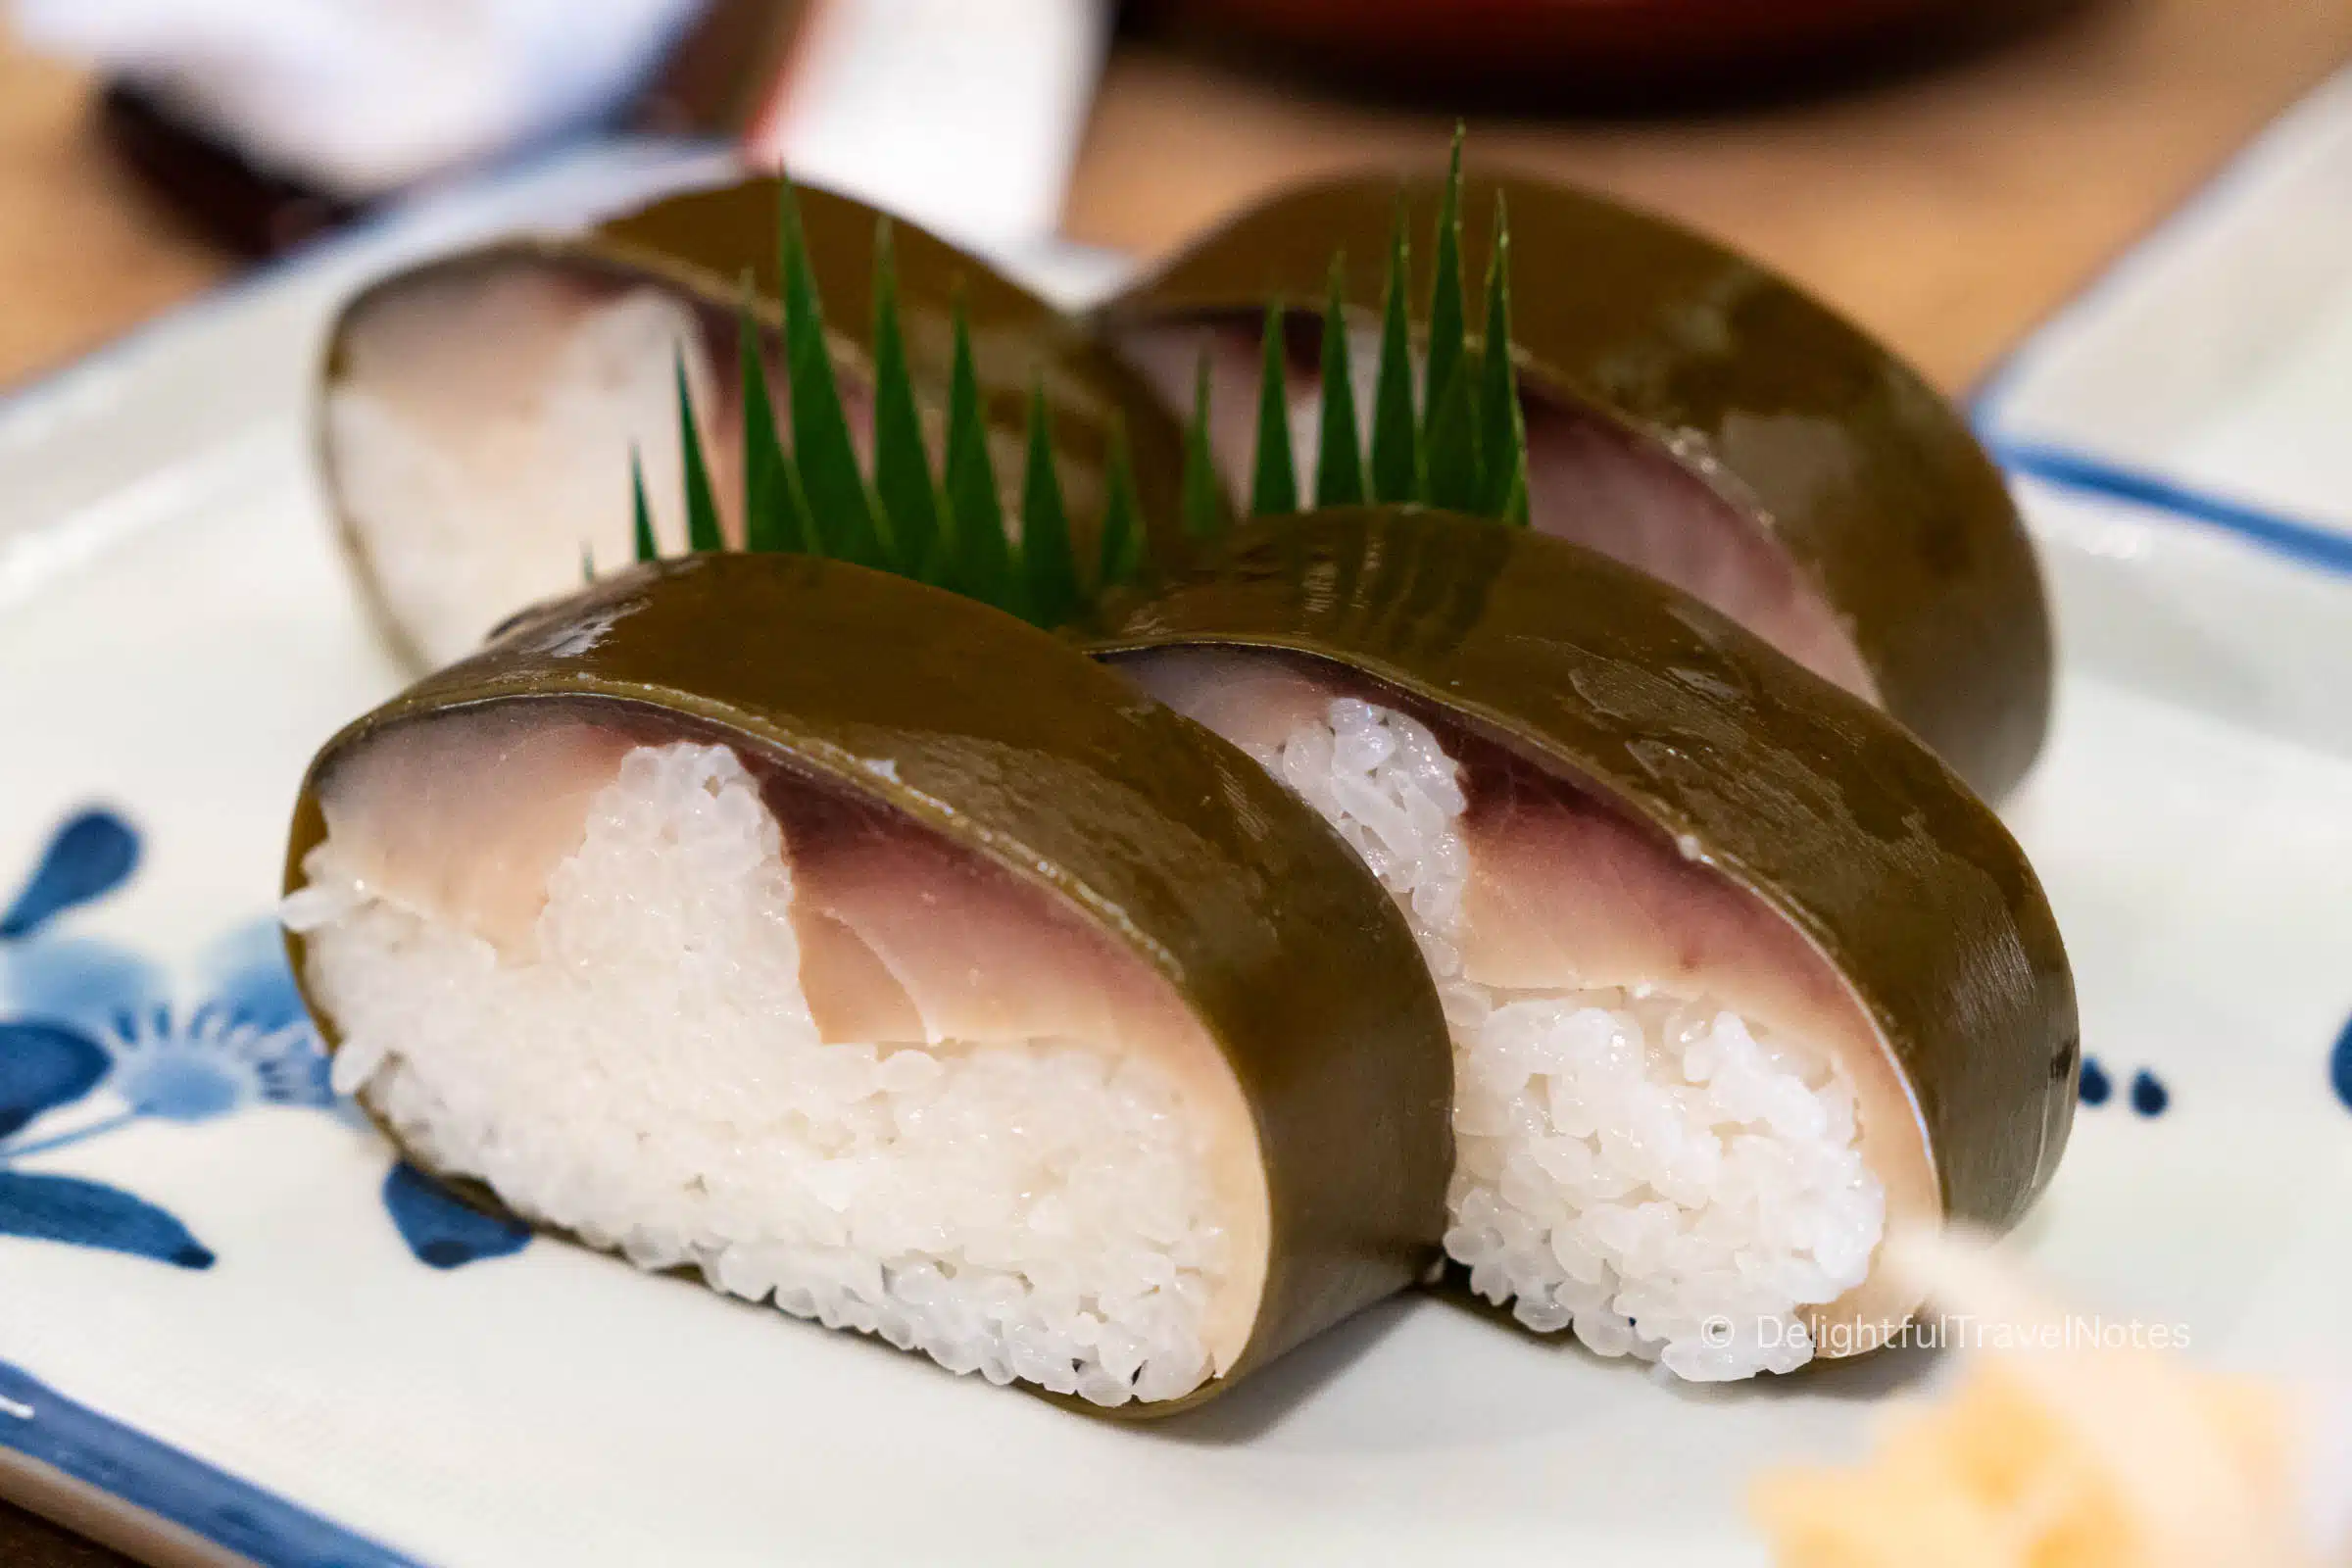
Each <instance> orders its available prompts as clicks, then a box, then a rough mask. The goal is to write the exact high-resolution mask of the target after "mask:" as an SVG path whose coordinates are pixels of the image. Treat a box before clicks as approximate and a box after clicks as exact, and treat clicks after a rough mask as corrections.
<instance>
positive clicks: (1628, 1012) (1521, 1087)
mask: <svg viewBox="0 0 2352 1568" xmlns="http://www.w3.org/2000/svg"><path fill="white" fill-rule="evenodd" d="M1090 642H1091V646H1092V647H1093V649H1094V650H1095V651H1096V652H1097V653H1098V655H1100V656H1101V657H1103V659H1105V660H1106V661H1108V662H1111V663H1112V664H1113V665H1114V666H1115V667H1117V668H1118V669H1120V670H1121V671H1122V672H1123V673H1125V674H1126V675H1127V676H1129V678H1131V679H1133V680H1135V681H1137V682H1138V683H1139V684H1140V685H1142V687H1143V688H1144V689H1145V690H1147V691H1150V692H1151V693H1152V694H1153V695H1154V696H1155V697H1157V698H1159V699H1160V700H1161V701H1163V702H1165V703H1167V704H1168V705H1169V706H1171V707H1173V708H1174V709H1176V710H1177V711H1180V712H1183V713H1186V714H1188V715H1190V716H1192V717H1194V718H1196V719H1198V720H1200V721H1201V723H1203V724H1205V725H1206V726H1208V727H1209V728H1211V729H1213V730H1215V731H1217V732H1218V733H1219V734H1221V735H1223V736H1225V737H1226V738H1227V739H1229V740H1231V741H1233V742H1235V743H1236V744H1237V745H1239V746H1241V747H1242V748H1243V749H1245V750H1247V751H1248V752H1250V754H1251V755H1252V756H1254V757H1256V758H1257V759H1258V760H1260V762H1261V763H1262V764H1263V765H1264V766H1265V767H1266V768H1267V769H1268V771H1269V772H1270V773H1271V774H1272V775H1273V776H1274V777H1277V778H1280V779H1281V780H1283V781H1284V782H1285V783H1286V784H1287V785H1288V786H1289V787H1290V788H1292V789H1293V790H1294V791H1295V792H1297V793H1298V794H1299V796H1300V797H1301V798H1303V799H1304V800H1306V801H1307V802H1309V803H1310V804H1312V805H1313V806H1314V807H1315V808H1316V809H1318V810H1319V811H1320V812H1322V813H1323V814H1324V815H1325V817H1326V818H1327V819H1328V820H1330V821H1331V822H1332V823H1333V824H1334V826H1335V827H1336V828H1338V829H1339V831H1340V832H1341V833H1342V835H1343V836H1344V837H1346V838H1347V839H1348V842H1349V843H1350V844H1351V845H1353V846H1354V847H1355V848H1356V850H1357V852H1358V853H1359V854H1360V855H1361V856H1362V857H1363V858H1364V859H1365V861H1366V862H1367V864H1368V865H1369V866H1370V867H1371V868H1372V869H1373V870H1374V872H1375V873H1376V874H1378V876H1379V877H1380V879H1381V880H1382V882H1383V883H1384V885H1386V886H1387V887H1388V889H1389V890H1390V892H1391V894H1392V895H1393V896H1394V897H1395V899H1396V900H1397V904H1398V906H1399V907H1400V908H1401V909H1402V910H1403V911H1404V913H1405V914H1406V917H1407V918H1408V920H1409V921H1410V923H1411V925H1412V926H1413V929H1414V932H1415V935H1416V937H1417V938H1418V940H1419V942H1420V945H1421V949H1422V953H1423V956H1424V957H1425V959H1426V961H1427V963H1428V965H1429V967H1430V970H1431V972H1432V975H1433V977H1434V978H1435V979H1436V981H1437V984H1438V988H1439V991H1440V994H1441V997H1442V999H1443V1002H1444V1005H1445V1007H1446V1016H1447V1019H1448V1022H1449V1024H1450V1026H1451V1029H1452V1033H1453V1040H1454V1051H1455V1055H1454V1084H1455V1102H1454V1107H1453V1128H1454V1133H1455V1136H1456V1145H1457V1147H1456V1164H1455V1170H1454V1175H1453V1180H1452V1185H1451V1189H1450V1193H1449V1199H1448V1203H1449V1224H1448V1230H1447V1234H1446V1249H1447V1251H1448V1252H1449V1253H1450V1254H1451V1256H1452V1257H1453V1258H1454V1259H1455V1260H1456V1261H1457V1263H1459V1264H1460V1265H1462V1266H1463V1267H1464V1268H1466V1270H1467V1273H1468V1281H1469V1284H1470V1286H1471V1288H1472V1289H1474V1290H1476V1291H1477V1292H1478V1293H1479V1294H1480V1295H1482V1296H1484V1297H1486V1298H1488V1299H1492V1300H1495V1301H1496V1302H1505V1301H1507V1302H1509V1303H1510V1305H1511V1309H1512V1311H1513V1312H1514V1314H1515V1315H1516V1316H1517V1317H1518V1319H1519V1320H1520V1321H1521V1322H1522V1323H1524V1324H1526V1325H1528V1326H1529V1327H1531V1328H1534V1329H1537V1330H1542V1331H1557V1330H1568V1329H1573V1331H1574V1332H1575V1334H1576V1335H1577V1336H1578V1337H1579V1338H1580V1339H1581V1340H1583V1341H1584V1343H1586V1344H1587V1345H1588V1346H1590V1347H1592V1348H1593V1349H1595V1350H1598V1351H1600V1352H1602V1353H1604V1354H1611V1355H1615V1354H1627V1353H1631V1354H1636V1355H1640V1356H1642V1357H1646V1358H1649V1359H1653V1360H1659V1361H1662V1362H1663V1363H1664V1364H1665V1365H1666V1366H1667V1367H1668V1368H1670V1369H1671V1370H1672V1371H1674V1372H1676V1373H1677V1374H1679V1375H1681V1376H1683V1377H1686V1378H1691V1379H1708V1380H1716V1379H1729V1378H1738V1377H1744V1376H1748V1375H1751V1374H1753V1373H1756V1372H1759V1371H1765V1370H1772V1371H1789V1370H1792V1369H1793V1368H1794V1367H1796V1366H1799V1365H1802V1364H1803V1363H1805V1362H1806V1361H1808V1360H1810V1359H1812V1358H1813V1357H1814V1356H1816V1355H1821V1356H1838V1355H1848V1354H1853V1353H1858V1352H1861V1351H1866V1350H1869V1349H1872V1348H1878V1347H1880V1346H1883V1345H1885V1344H1887V1343H1888V1341H1889V1339H1890V1338H1891V1337H1892V1335H1893V1334H1894V1332H1895V1331H1896V1330H1897V1329H1898V1328H1899V1327H1900V1326H1901V1324H1902V1323H1903V1322H1904V1321H1905V1319H1906V1318H1907V1315H1908V1314H1909V1312H1910V1311H1911V1309H1912V1308H1913V1306H1914V1305H1915V1302H1914V1301H1913V1300H1912V1299H1910V1298H1909V1296H1908V1295H1907V1294H1906V1292H1905V1291H1904V1290H1903V1289H1902V1287H1901V1286H1900V1285H1899V1284H1897V1283H1895V1282H1893V1280H1892V1279H1891V1277H1890V1276H1888V1275H1887V1274H1885V1273H1883V1272H1882V1271H1880V1270H1879V1269H1878V1267H1877V1262H1876V1260H1877V1256H1878V1250H1879V1247H1880V1243H1881V1242H1882V1240H1883V1239H1884V1238H1886V1237H1887V1235H1888V1234H1890V1233H1891V1232H1892V1231H1893V1230H1894V1229H1895V1228H1896V1227H1898V1226H1900V1225H1902V1224H1904V1223H1906V1222H1911V1223H1925V1224H1931V1225H1933V1224H1935V1223H1937V1222H1941V1221H1961V1222H1967V1223H1969V1224H1972V1225H1974V1226H1977V1227H1981V1228H1985V1229H1990V1230H1995V1231H1997V1230H2003V1229H2006V1228H2007V1227H2009V1226H2011V1225H2013V1224H2014V1223H2015V1222H2016V1221H2017V1220H2018V1218H2019V1217H2020V1216H2021V1215H2022V1214H2023V1213H2024V1212H2025V1210H2026V1208H2027V1207H2028V1205H2029V1204H2030V1203H2031V1202H2032V1201H2034V1198H2035V1196H2036V1195H2037V1194H2039V1193H2040V1192H2041V1190H2042V1189H2043V1188H2044V1186H2046V1185H2047V1183H2048V1182H2049V1180H2050V1177H2051V1173H2052V1171H2053V1169H2054V1168H2055V1166H2056V1164H2057V1161H2058V1158H2059V1155H2060V1153H2061V1152H2062V1151H2063V1149H2064V1147H2065V1144H2066V1139H2067V1133H2068V1130H2069V1127H2070V1124H2071V1118H2072V1115H2073V1105H2074V1100H2075V1080H2076V1075H2077V1071H2078V1061H2079V1053H2080V1047H2079V1035H2078V1028H2077V1021H2076V1012H2075V1000H2074V991H2073V982H2072V979H2071V975H2070V972H2069V969H2068V966H2067V961H2066V956H2065V953H2064V950H2063V948H2062V946H2061V944H2060V941H2059V935H2058V931H2057V928H2056V926H2055V924H2054V922H2053V919H2052V916H2051V913H2050V909H2049V907H2048V904H2047V902H2046V901H2045V899H2044V897H2043V894H2042V891H2041V889H2040V887H2039V885H2038V884H2037V883H2036V881H2035V879H2034V873H2033V871H2032V869H2031V868H2030V867H2029V866H2028V864H2027V862H2026V859H2025V858H2024V856H2023V855H2022V853H2021V852H2020V851H2019V849H2018V847H2017V845H2016V844H2015V843H2014V842H2013V841H2012V840H2011V839H2010V837H2009V835H2008V834H2007V833H2006V832H2005V831H2004V830H2003V828H2002V827H2001V825H2000V823H1999V821H1998V820H1997V819H1996V818H1995V817H1994V815H1993V814H1992V812H1991V811H1990V810H1989V809H1986V808H1985V806H1984V805H1982V804H1981V803H1980V802H1979V801H1978V799H1977V798H1976V797H1975V796H1974V795H1973V794H1972V793H1971V792H1970V791H1969V790H1968V789H1967V788H1966V787H1965V786H1964V785H1963V784H1962V783H1961V781H1960V780H1959V779H1958V778H1957V777H1956V776H1955V775H1954V774H1953V773H1952V772H1951V770H1950V769H1949V768H1947V767H1946V766H1945V765H1944V764H1943V763H1942V762H1941V761H1939V760H1937V759H1936V757H1934V756H1933V755H1932V754H1930V753H1929V752H1928V751H1927V750H1926V749H1925V748H1923V747H1922V746H1920V745H1919V743H1918V742H1917V741H1916V740H1915V739H1914V738H1913V737H1912V736H1910V735H1909V734H1908V733H1906V732H1905V731H1904V730H1903V729H1902V728H1901V727H1900V726H1898V725H1896V724H1895V723H1893V722H1891V721H1890V720H1889V719H1888V718H1887V717H1886V716H1885V715H1884V714H1883V713H1881V712H1880V711H1878V710H1876V709H1874V708H1872V707H1871V706H1869V705H1868V704H1866V703H1864V702H1862V701H1861V700H1859V699H1858V698H1856V697H1854V696H1852V695H1850V694H1849V693H1846V692H1844V691H1841V690H1839V689H1838V688H1837V687H1835V686H1834V685H1832V684H1831V683H1829V682H1828V681H1825V680H1822V679H1820V678H1819V677H1817V676H1815V675H1813V674H1812V673H1810V672H1808V671H1807V670H1805V669H1803V668H1801V667H1800V666H1799V665H1797V664H1796V663H1795V662H1792V661H1790V660H1789V659H1787V658H1786V657H1784V656H1782V655H1781V654H1779V653H1776V652H1775V651H1774V650H1772V649H1771V648H1769V647H1767V646H1766V645H1765V644H1763V643H1762V642H1761V641H1760V640H1758V639H1757V638H1755V637H1753V636H1752V635H1750V634H1748V633H1747V632H1745V631H1744V630H1742V629H1741V628H1740V627H1739V626H1738V625H1736V624H1734V623H1733V622H1732V621H1730V620H1729V619H1727V618H1725V617H1724V616H1722V615H1720V614H1718V613H1715V612H1713V611H1711V610H1709V609H1707V608H1706V607H1705V606H1704V605H1701V604H1699V603H1697V602H1696V601H1695V600H1693V599H1691V598H1690V597H1689V596H1687V595H1685V594H1682V593H1680V592H1679V591H1677V590H1675V589H1672V588H1670V587H1668V586H1666V585H1665V584H1663V583H1660V582H1658V581H1657V580H1655V579H1653V578H1650V577H1647V576H1645V575H1643V574H1642V573H1639V572H1636V571H1634V570H1631V569H1629V568H1627V567H1625V566H1623V565H1621V564H1617V563H1615V562H1612V561H1609V560H1607V559H1605V558H1603V557H1601V556H1598V555H1596V554H1594V553H1593V552H1591V551H1587V550H1584V549H1582V548H1580V547H1578V546H1575V545H1571V544H1568V543H1565V542H1563V541H1562V540H1559V539H1556V538H1552V537H1549V536H1546V535H1544V534H1542V533H1538V532H1535V531H1533V530H1529V529H1524V528H1514V527H1509V526H1504V525H1500V524H1497V523H1496V522H1495V521H1492V520H1489V519H1478V518H1470V517H1463V516H1454V515H1446V514H1440V513H1431V512H1425V511H1418V510H1411V509H1359V510H1343V511H1334V512H1324V513H1317V514H1313V515H1307V516H1304V517H1290V518H1276V519H1261V520H1257V521H1253V522H1250V523H1248V524H1245V525H1243V526H1242V527H1241V528H1240V529H1239V530H1238V531H1236V532H1234V533H1233V534H1231V535H1230V536H1229V537H1228V539H1227V540H1226V541H1225V549H1224V552H1223V555H1222V557H1221V559H1219V560H1217V561H1214V562H1207V563H1203V564H1201V566H1199V567H1198V568H1196V569H1193V570H1191V571H1187V572H1184V573H1180V574H1177V575H1175V576H1173V577H1172V578H1170V579H1168V580H1165V581H1163V582H1162V583H1160V584H1159V585H1158V586H1157V587H1156V588H1155V589H1153V590H1152V591H1150V592H1143V593H1130V594H1127V595H1125V596H1123V597H1122V596H1114V597H1113V598H1112V600H1111V601H1110V602H1108V603H1107V604H1106V605H1105V606H1104V607H1103V621H1102V624H1101V625H1100V626H1099V627H1098V628H1097V630H1096V631H1095V632H1094V633H1093V634H1092V636H1091V639H1090Z"/></svg>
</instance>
